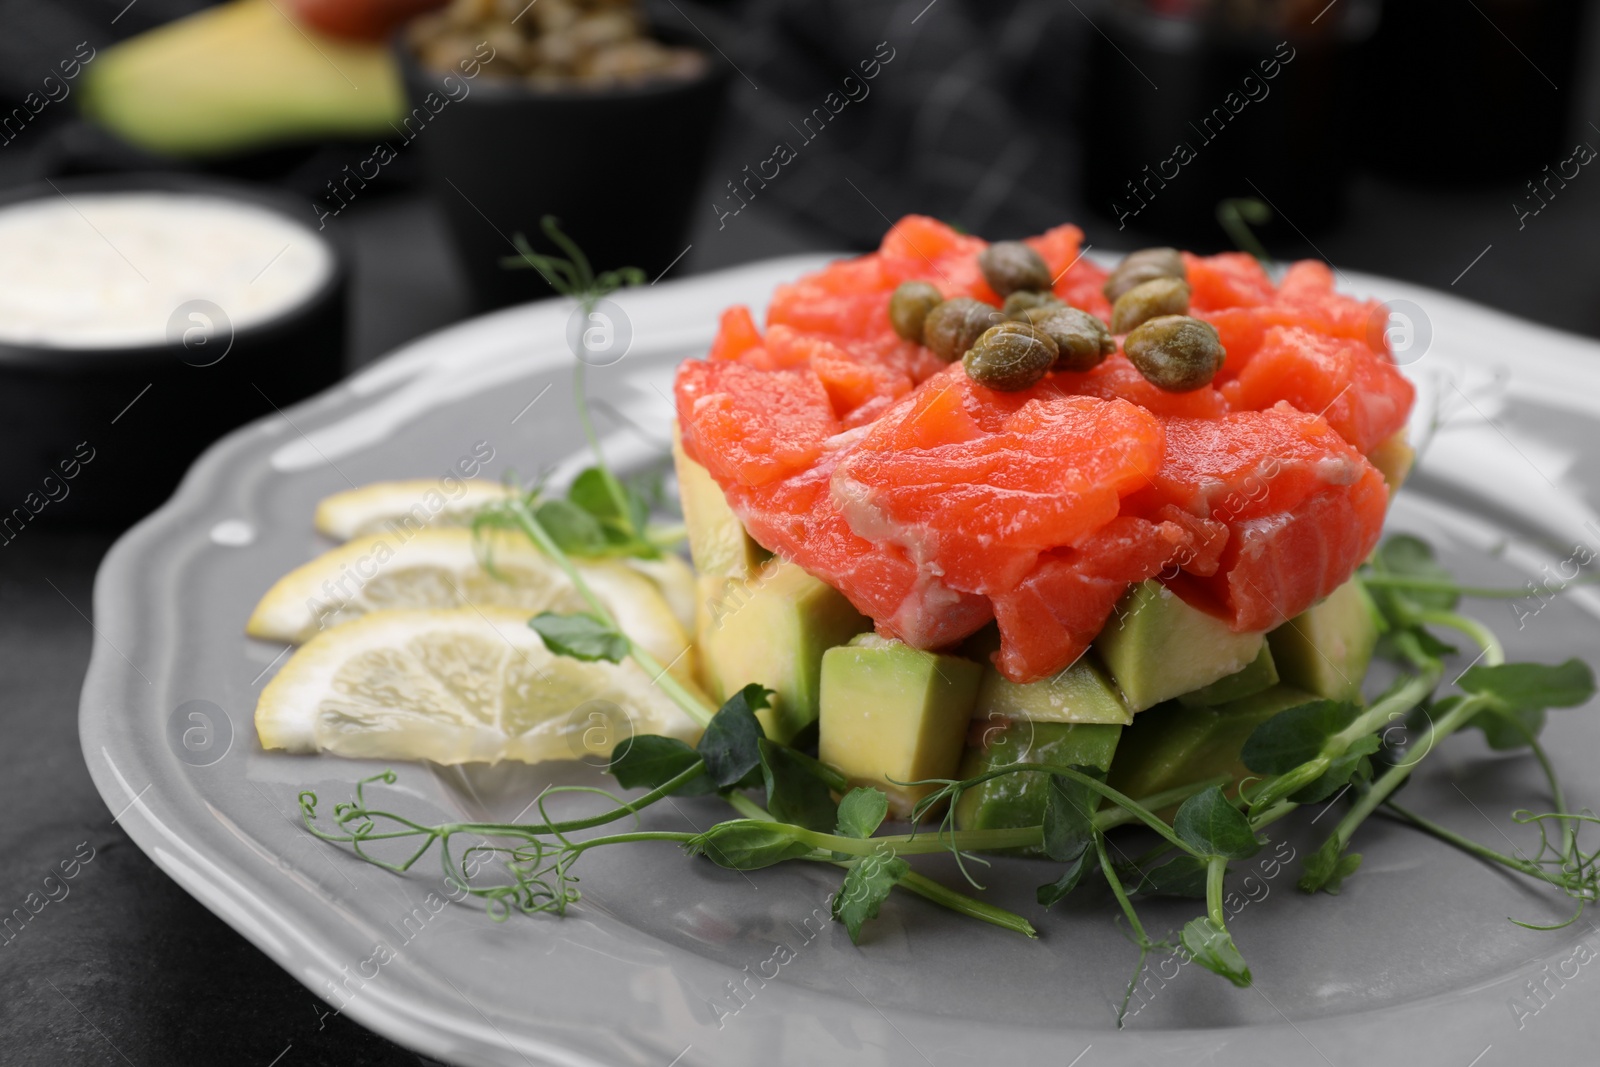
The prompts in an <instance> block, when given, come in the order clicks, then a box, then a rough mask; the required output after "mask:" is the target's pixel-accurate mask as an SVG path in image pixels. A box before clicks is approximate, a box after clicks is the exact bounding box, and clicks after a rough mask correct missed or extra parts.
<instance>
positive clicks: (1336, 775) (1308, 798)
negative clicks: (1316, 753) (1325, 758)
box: [1289, 734, 1383, 804]
mask: <svg viewBox="0 0 1600 1067" xmlns="http://www.w3.org/2000/svg"><path fill="white" fill-rule="evenodd" d="M1382 747H1383V741H1382V739H1381V738H1379V737H1378V735H1377V734H1367V735H1366V736H1365V737H1358V738H1356V739H1355V740H1354V741H1352V742H1350V747H1349V748H1347V749H1346V750H1345V753H1344V755H1342V756H1340V757H1339V758H1337V759H1335V760H1334V761H1333V762H1331V763H1330V764H1328V769H1327V770H1326V771H1323V772H1322V777H1320V778H1318V779H1317V780H1316V781H1314V782H1312V783H1311V784H1310V785H1308V786H1306V787H1305V788H1303V789H1301V790H1300V791H1299V792H1297V793H1292V794H1290V796H1289V799H1290V800H1292V801H1294V802H1295V803H1296V804H1315V803H1317V802H1318V801H1323V800H1327V799H1328V798H1329V797H1331V796H1333V794H1335V793H1337V792H1338V791H1339V790H1341V789H1343V788H1344V787H1345V786H1347V785H1349V784H1350V779H1351V778H1352V777H1355V776H1358V775H1361V774H1362V772H1363V769H1365V770H1366V772H1368V773H1370V771H1371V765H1370V763H1368V764H1365V765H1364V764H1363V763H1362V761H1363V760H1365V759H1366V758H1367V757H1368V756H1371V755H1372V754H1373V753H1374V752H1376V751H1378V749H1380V748H1382Z"/></svg>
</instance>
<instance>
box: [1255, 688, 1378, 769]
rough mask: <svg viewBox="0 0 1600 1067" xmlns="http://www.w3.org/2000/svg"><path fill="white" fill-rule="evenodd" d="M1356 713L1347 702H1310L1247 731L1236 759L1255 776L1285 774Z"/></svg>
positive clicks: (1318, 750) (1316, 751)
mask: <svg viewBox="0 0 1600 1067" xmlns="http://www.w3.org/2000/svg"><path fill="white" fill-rule="evenodd" d="M1359 713H1360V709H1359V708H1357V707H1356V706H1355V705H1354V704H1352V703H1350V702H1349V701H1337V700H1314V701H1312V702H1311V703H1309V704H1300V705H1297V706H1295V707H1292V708H1288V709H1286V710H1284V711H1280V712H1279V713H1278V714H1276V715H1274V716H1273V717H1272V718H1270V719H1268V720H1267V721H1266V722H1264V723H1262V724H1261V725H1260V726H1257V727H1256V728H1255V729H1254V730H1253V731H1252V732H1251V734H1250V736H1249V738H1248V739H1246V741H1245V743H1244V748H1243V749H1241V750H1240V752H1239V758H1240V759H1241V760H1243V761H1244V765H1245V766H1246V767H1248V768H1250V769H1251V770H1252V771H1254V772H1256V773H1257V774H1287V773H1289V772H1290V771H1292V770H1294V769H1295V768H1296V767H1298V766H1300V765H1301V764H1302V763H1306V762H1307V761H1309V760H1313V759H1316V758H1317V757H1318V756H1319V755H1321V754H1322V747H1323V746H1324V745H1325V744H1327V743H1328V738H1330V737H1332V736H1333V735H1334V734H1336V733H1338V732H1339V731H1340V730H1343V729H1344V728H1345V727H1346V726H1349V725H1350V723H1351V722H1352V721H1354V719H1355V717H1356V716H1357V715H1358V714H1359ZM1347 775H1348V772H1347Z"/></svg>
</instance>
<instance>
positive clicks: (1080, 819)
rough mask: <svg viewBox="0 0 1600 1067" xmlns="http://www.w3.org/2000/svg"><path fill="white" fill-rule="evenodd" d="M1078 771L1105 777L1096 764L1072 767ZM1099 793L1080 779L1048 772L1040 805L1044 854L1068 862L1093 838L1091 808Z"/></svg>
mask: <svg viewBox="0 0 1600 1067" xmlns="http://www.w3.org/2000/svg"><path fill="white" fill-rule="evenodd" d="M1072 769H1073V770H1075V771H1078V772H1079V773H1080V774H1086V775H1089V776H1091V777H1094V778H1103V777H1105V772H1104V771H1102V770H1100V769H1099V768H1098V767H1074V768H1072ZM1099 806H1100V794H1099V793H1096V792H1095V791H1094V790H1093V789H1091V788H1089V787H1088V786H1086V785H1084V784H1083V783H1082V782H1078V781H1075V780H1073V779H1071V778H1067V777H1064V776H1062V775H1059V774H1052V775H1051V776H1050V791H1049V792H1048V793H1047V794H1046V799H1045V805H1044V854H1045V855H1046V856H1049V857H1050V858H1051V859H1053V860H1060V861H1061V862H1063V863H1070V862H1072V861H1073V860H1075V859H1077V858H1078V857H1079V856H1081V855H1083V853H1084V850H1085V849H1087V848H1088V847H1089V846H1090V844H1092V843H1093V842H1094V834H1095V829H1094V812H1095V809H1096V808H1097V807H1099Z"/></svg>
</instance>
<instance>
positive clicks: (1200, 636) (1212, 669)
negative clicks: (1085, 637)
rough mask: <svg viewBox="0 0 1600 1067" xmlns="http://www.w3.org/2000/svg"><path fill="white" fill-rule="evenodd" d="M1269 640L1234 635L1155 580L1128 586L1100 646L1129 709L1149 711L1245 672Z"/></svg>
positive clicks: (1097, 647)
mask: <svg viewBox="0 0 1600 1067" xmlns="http://www.w3.org/2000/svg"><path fill="white" fill-rule="evenodd" d="M1263 640H1264V637H1263V635H1262V634H1259V633H1246V634H1238V633H1234V632H1233V631H1232V630H1230V629H1228V624H1227V623H1225V622H1223V621H1222V620H1221V619H1219V618H1217V617H1216V616H1214V615H1208V614H1207V613H1205V612H1203V611H1201V610H1200V609H1199V608H1194V607H1190V606H1189V605H1188V604H1186V603H1184V602H1183V600H1182V599H1180V598H1179V597H1178V595H1177V594H1176V593H1174V592H1173V591H1172V590H1170V589H1168V588H1167V587H1166V586H1164V585H1162V584H1161V583H1160V582H1158V581H1155V580H1154V579H1152V580H1150V581H1145V582H1140V583H1139V584H1138V585H1136V586H1134V587H1133V588H1132V589H1130V590H1128V593H1127V595H1126V596H1124V597H1123V598H1122V600H1121V602H1120V603H1118V605H1117V609H1116V611H1114V612H1113V613H1112V615H1111V618H1109V619H1108V620H1106V625H1105V629H1103V630H1101V631H1100V636H1099V637H1097V638H1095V641H1094V647H1095V650H1096V651H1097V652H1099V653H1100V660H1101V662H1103V663H1104V664H1105V665H1106V667H1107V669H1108V670H1110V672H1111V677H1112V678H1113V679H1114V680H1115V681H1116V683H1117V687H1118V688H1120V689H1121V690H1122V696H1123V699H1124V700H1125V701H1126V702H1127V705H1128V707H1129V709H1130V710H1133V711H1143V710H1144V709H1145V708H1151V707H1154V706H1155V705H1157V704H1159V703H1161V702H1162V701H1163V700H1171V699H1172V698H1173V697H1176V696H1182V695H1183V694H1184V693H1190V692H1193V691H1194V690H1196V689H1199V688H1201V687H1202V686H1207V685H1210V684H1211V683H1212V682H1215V681H1217V680H1218V679H1221V678H1226V677H1227V676H1228V675H1230V674H1236V673H1238V672H1239V671H1242V670H1244V668H1245V667H1247V666H1249V664H1250V662H1251V661H1252V660H1254V659H1255V658H1256V657H1257V656H1258V655H1260V654H1261V643H1262V641H1263Z"/></svg>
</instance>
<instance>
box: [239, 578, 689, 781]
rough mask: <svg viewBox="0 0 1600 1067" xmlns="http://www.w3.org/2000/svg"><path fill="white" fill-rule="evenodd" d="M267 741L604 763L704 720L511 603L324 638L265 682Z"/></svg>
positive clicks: (364, 623) (347, 629)
mask: <svg viewBox="0 0 1600 1067" xmlns="http://www.w3.org/2000/svg"><path fill="white" fill-rule="evenodd" d="M256 732H257V734H258V735H259V736H260V738H261V744H262V746H263V747H264V748H269V749H286V750H288V751H290V752H302V753H309V752H331V753H334V754H336V755H340V756H349V757H352V758H358V759H393V760H408V759H428V760H433V761H435V762H437V763H452V764H453V763H476V762H485V763H493V762H497V761H500V760H520V761H523V762H527V763H536V762H540V761H543V760H574V759H576V760H583V761H585V762H590V763H595V764H598V763H601V762H603V761H604V760H605V759H607V758H608V757H609V755H610V754H611V753H612V752H613V750H614V749H615V748H616V747H618V746H622V745H627V744H629V743H630V739H631V738H632V737H633V736H635V735H639V734H665V735H667V736H670V737H677V738H680V739H681V740H684V741H686V742H689V743H693V742H694V741H695V740H696V739H697V738H698V736H699V734H700V728H699V727H698V726H697V725H696V724H695V722H694V721H693V720H692V719H690V718H689V717H688V716H687V715H686V714H684V712H683V711H682V710H681V709H680V708H679V707H678V706H677V705H676V704H674V703H672V701H671V699H670V698H669V697H668V696H667V695H666V694H665V693H664V692H662V690H661V688H660V687H659V686H656V685H653V684H652V683H651V680H650V678H649V676H648V675H646V674H645V672H644V671H643V670H641V669H639V667H638V666H636V665H635V664H633V663H632V662H624V663H621V664H613V663H605V662H596V663H586V662H580V661H578V660H575V659H571V658H568V657H564V656H557V655H555V654H553V653H551V652H550V651H549V650H547V649H546V648H545V646H544V642H543V641H542V640H541V639H540V638H539V635H538V634H536V633H535V632H534V631H533V630H531V629H529V628H528V625H527V614H526V612H524V611H521V610H518V609H515V608H509V607H503V606H493V605H490V606H485V607H466V608H454V609H444V610H439V609H435V610H409V611H377V612H373V613H371V614H369V615H366V616H364V617H362V618H360V619H357V620H355V621H353V622H349V623H346V624H344V625H342V626H337V627H335V628H333V629H331V630H327V631H324V632H322V633H320V634H318V635H317V636H316V637H315V638H313V639H312V640H311V641H309V642H307V643H306V644H305V645H304V646H302V647H301V648H299V649H297V650H296V651H295V653H294V655H293V656H291V657H290V658H289V661H288V662H287V663H285V664H284V665H283V669H282V670H281V671H279V672H278V675H277V676H276V677H275V678H273V679H272V681H271V682H269V683H267V687H266V688H265V689H264V690H262V693H261V699H260V701H259V702H258V703H257V704H256Z"/></svg>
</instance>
